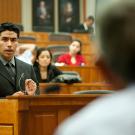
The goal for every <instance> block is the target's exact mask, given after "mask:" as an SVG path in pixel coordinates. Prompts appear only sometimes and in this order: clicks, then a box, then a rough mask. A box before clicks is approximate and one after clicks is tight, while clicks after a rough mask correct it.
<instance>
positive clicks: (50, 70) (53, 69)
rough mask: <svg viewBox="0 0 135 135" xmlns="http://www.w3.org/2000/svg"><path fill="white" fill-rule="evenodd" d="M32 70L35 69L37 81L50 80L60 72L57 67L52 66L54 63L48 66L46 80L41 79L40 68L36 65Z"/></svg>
mask: <svg viewBox="0 0 135 135" xmlns="http://www.w3.org/2000/svg"><path fill="white" fill-rule="evenodd" d="M34 71H35V74H36V77H37V80H38V82H39V83H43V82H50V81H51V80H52V79H54V78H55V77H56V76H58V75H60V74H62V72H61V71H60V70H59V69H58V68H56V66H54V65H49V66H48V69H47V79H46V80H42V79H41V75H40V70H39V67H38V65H34Z"/></svg>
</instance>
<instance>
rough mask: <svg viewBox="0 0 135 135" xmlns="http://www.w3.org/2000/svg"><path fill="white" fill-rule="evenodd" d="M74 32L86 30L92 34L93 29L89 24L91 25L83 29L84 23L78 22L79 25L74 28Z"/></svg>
mask: <svg viewBox="0 0 135 135" xmlns="http://www.w3.org/2000/svg"><path fill="white" fill-rule="evenodd" d="M74 32H84V33H85V32H86V33H90V34H93V32H94V29H93V27H92V26H91V27H89V28H88V30H85V28H84V25H83V24H80V25H79V26H78V27H77V28H76V29H75V30H74Z"/></svg>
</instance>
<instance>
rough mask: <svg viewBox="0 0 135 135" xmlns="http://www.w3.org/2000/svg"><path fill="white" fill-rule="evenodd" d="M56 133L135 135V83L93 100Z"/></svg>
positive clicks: (62, 134) (67, 134)
mask: <svg viewBox="0 0 135 135" xmlns="http://www.w3.org/2000/svg"><path fill="white" fill-rule="evenodd" d="M55 135H135V85H132V86H129V87H128V88H126V89H125V90H123V91H121V92H116V93H115V94H112V95H109V96H106V97H104V98H101V99H98V100H96V101H94V102H91V103H90V104H88V105H87V106H86V107H85V108H84V109H82V110H81V111H80V112H78V113H76V114H75V115H73V116H72V117H71V118H69V119H68V120H66V121H65V122H64V123H63V124H62V125H61V126H60V127H59V128H58V130H57V132H56V134H55Z"/></svg>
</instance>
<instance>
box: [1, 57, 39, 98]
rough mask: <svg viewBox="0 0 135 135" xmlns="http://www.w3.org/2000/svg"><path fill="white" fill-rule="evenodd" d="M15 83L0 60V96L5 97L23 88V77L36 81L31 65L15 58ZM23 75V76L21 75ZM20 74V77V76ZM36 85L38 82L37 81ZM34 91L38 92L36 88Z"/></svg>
mask: <svg viewBox="0 0 135 135" xmlns="http://www.w3.org/2000/svg"><path fill="white" fill-rule="evenodd" d="M15 65H16V66H15V70H16V84H14V82H13V81H12V79H11V76H10V75H9V74H8V72H7V70H6V68H5V66H4V65H3V64H2V62H1V61H0V97H6V96H8V95H12V94H13V93H15V92H17V91H20V89H23V90H24V89H25V85H24V82H25V79H32V80H33V81H35V82H36V83H37V79H36V76H35V73H34V70H33V67H32V66H31V65H29V64H27V63H25V62H22V61H20V60H18V59H16V58H15ZM23 74H24V75H23ZM22 75H23V76H22ZM21 76H22V77H21ZM37 85H38V83H37ZM36 93H39V91H38V90H37V91H36Z"/></svg>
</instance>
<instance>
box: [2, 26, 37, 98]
mask: <svg viewBox="0 0 135 135" xmlns="http://www.w3.org/2000/svg"><path fill="white" fill-rule="evenodd" d="M19 36H20V30H19V28H18V27H17V26H16V25H15V24H13V23H2V24H1V25H0V97H6V96H8V95H15V96H20V95H24V94H25V93H27V94H28V95H35V94H36V93H39V90H38V87H37V85H38V83H37V80H36V76H35V73H34V70H33V67H32V66H31V65H29V64H27V63H25V62H22V61H20V60H18V59H17V58H16V57H15V51H16V48H17V45H18V39H19Z"/></svg>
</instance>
